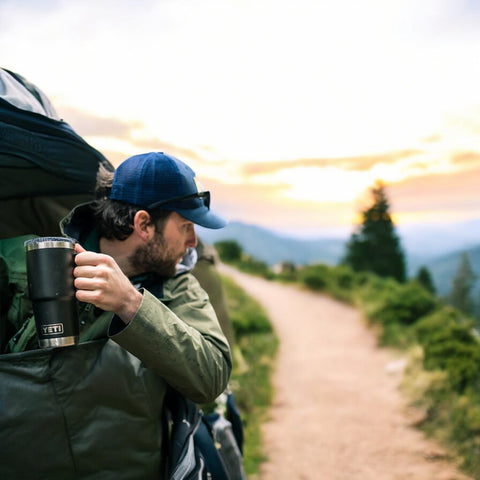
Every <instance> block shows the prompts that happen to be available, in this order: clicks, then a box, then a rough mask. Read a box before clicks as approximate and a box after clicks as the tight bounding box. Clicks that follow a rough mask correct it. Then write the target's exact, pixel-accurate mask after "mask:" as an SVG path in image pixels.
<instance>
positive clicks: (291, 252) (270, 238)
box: [198, 219, 480, 296]
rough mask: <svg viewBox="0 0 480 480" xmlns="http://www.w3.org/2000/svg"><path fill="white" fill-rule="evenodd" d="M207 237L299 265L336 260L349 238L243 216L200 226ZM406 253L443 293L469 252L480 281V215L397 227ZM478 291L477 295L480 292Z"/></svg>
mask: <svg viewBox="0 0 480 480" xmlns="http://www.w3.org/2000/svg"><path fill="white" fill-rule="evenodd" d="M198 234H199V236H200V237H201V238H202V239H203V240H204V241H205V242H207V243H210V244H214V243H215V242H218V241H221V240H235V241H237V242H238V244H239V245H241V247H242V249H243V250H244V252H246V253H247V254H249V255H251V256H252V257H254V258H256V259H258V260H261V261H263V262H265V263H267V264H268V265H270V266H273V265H275V264H277V263H280V262H292V263H294V264H296V265H308V264H313V263H326V264H328V265H336V264H338V263H339V261H340V260H341V259H342V257H343V255H344V254H345V248H346V243H347V242H348V238H329V237H325V238H317V239H300V238H294V237H287V236H283V235H281V234H278V233H275V232H273V231H272V230H268V229H266V228H262V227H259V226H256V225H249V224H245V223H241V222H231V223H230V224H229V225H228V226H227V227H225V228H223V229H220V230H209V229H204V228H199V229H198ZM397 234H398V235H399V237H400V239H401V243H402V247H403V249H404V251H405V254H406V259H407V265H408V274H409V276H414V275H415V274H416V272H417V271H418V268H420V267H421V266H425V267H427V268H428V270H429V271H430V273H431V275H432V278H433V280H434V283H435V287H436V289H437V294H438V295H440V296H444V295H446V294H447V293H448V292H449V291H450V289H451V285H452V279H453V277H454V275H455V273H456V271H457V268H458V265H459V263H460V258H461V254H462V253H463V252H466V253H467V255H468V259H469V261H470V264H471V266H472V269H473V271H474V272H475V273H476V275H477V277H478V279H479V280H478V282H477V285H476V287H475V288H476V290H478V287H479V286H480V219H479V220H475V221H469V222H463V223H458V224H455V225H449V226H443V227H441V226H429V225H423V226H422V227H417V228H415V229H413V228H409V229H399V230H397ZM477 296H478V295H477Z"/></svg>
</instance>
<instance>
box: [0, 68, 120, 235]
mask: <svg viewBox="0 0 480 480" xmlns="http://www.w3.org/2000/svg"><path fill="white" fill-rule="evenodd" d="M100 165H102V166H103V167H104V168H106V169H108V170H110V171H113V169H114V168H113V165H112V164H111V163H110V162H109V161H108V160H107V159H106V158H105V157H104V156H103V155H102V154H101V153H100V152H99V151H98V150H96V149H95V148H93V147H91V146H90V145H89V144H88V143H87V142H86V141H85V140H83V138H81V137H80V136H79V135H78V134H77V133H76V132H75V131H74V130H73V128H72V127H71V126H70V125H69V124H67V123H66V122H64V121H63V120H61V119H60V118H59V117H58V115H57V114H56V112H55V109H54V108H53V106H52V105H51V103H50V101H49V100H48V98H47V97H46V96H45V95H44V94H43V93H42V91H41V90H40V89H39V88H37V87H36V86H35V85H33V84H32V83H30V82H29V81H28V80H26V79H25V78H23V77H22V76H21V75H19V74H17V73H14V72H11V71H9V70H6V69H3V68H0V239H2V238H10V237H17V236H21V235H26V234H30V233H35V234H37V235H39V236H56V235H59V234H60V231H59V227H58V224H59V222H60V220H61V219H62V218H63V217H64V216H65V215H66V214H67V213H68V212H69V211H70V210H71V209H72V208H73V207H74V206H76V205H78V204H79V203H83V202H86V201H89V200H91V199H92V198H93V190H94V187H95V183H96V175H97V171H98V169H99V167H100Z"/></svg>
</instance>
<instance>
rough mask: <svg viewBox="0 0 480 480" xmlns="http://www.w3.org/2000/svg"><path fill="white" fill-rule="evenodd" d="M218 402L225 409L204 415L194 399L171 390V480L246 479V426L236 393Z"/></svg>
mask: <svg viewBox="0 0 480 480" xmlns="http://www.w3.org/2000/svg"><path fill="white" fill-rule="evenodd" d="M217 402H218V403H219V404H220V405H221V406H222V407H224V411H225V413H224V412H223V411H221V410H220V411H216V412H212V413H208V414H204V413H203V412H202V410H200V409H199V408H198V406H197V405H196V404H195V403H193V402H192V401H190V400H188V399H187V398H185V397H184V396H183V395H181V394H180V393H179V392H177V391H175V390H173V389H170V392H169V394H168V396H167V405H168V407H167V408H168V413H169V424H170V441H169V449H168V455H169V467H168V476H167V478H168V479H169V480H191V479H192V480H193V479H196V480H207V479H208V480H246V475H245V471H244V469H243V455H242V451H243V427H242V422H241V418H240V414H239V412H238V410H237V408H236V406H235V402H234V399H233V394H232V392H230V391H227V392H225V393H223V394H222V395H220V397H219V398H218V399H217Z"/></svg>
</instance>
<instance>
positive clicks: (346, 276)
mask: <svg viewBox="0 0 480 480" xmlns="http://www.w3.org/2000/svg"><path fill="white" fill-rule="evenodd" d="M331 273H332V275H333V278H334V281H335V284H336V285H337V286H338V287H339V288H341V289H346V290H351V289H352V288H353V287H355V286H356V284H357V276H356V274H355V273H354V271H353V270H352V269H351V268H350V267H349V266H347V265H339V266H338V267H335V268H333V269H332V270H331Z"/></svg>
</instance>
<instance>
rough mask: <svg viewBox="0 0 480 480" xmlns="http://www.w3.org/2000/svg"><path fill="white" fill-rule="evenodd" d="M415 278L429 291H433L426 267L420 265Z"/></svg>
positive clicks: (430, 277) (432, 284)
mask: <svg viewBox="0 0 480 480" xmlns="http://www.w3.org/2000/svg"><path fill="white" fill-rule="evenodd" d="M415 278H416V280H417V281H418V282H419V283H420V284H421V285H423V286H424V287H425V288H426V289H427V290H428V291H429V292H430V293H435V285H434V283H433V279H432V275H431V274H430V271H429V270H428V268H427V267H424V266H422V267H420V268H419V269H418V272H417V276H416V277H415Z"/></svg>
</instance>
